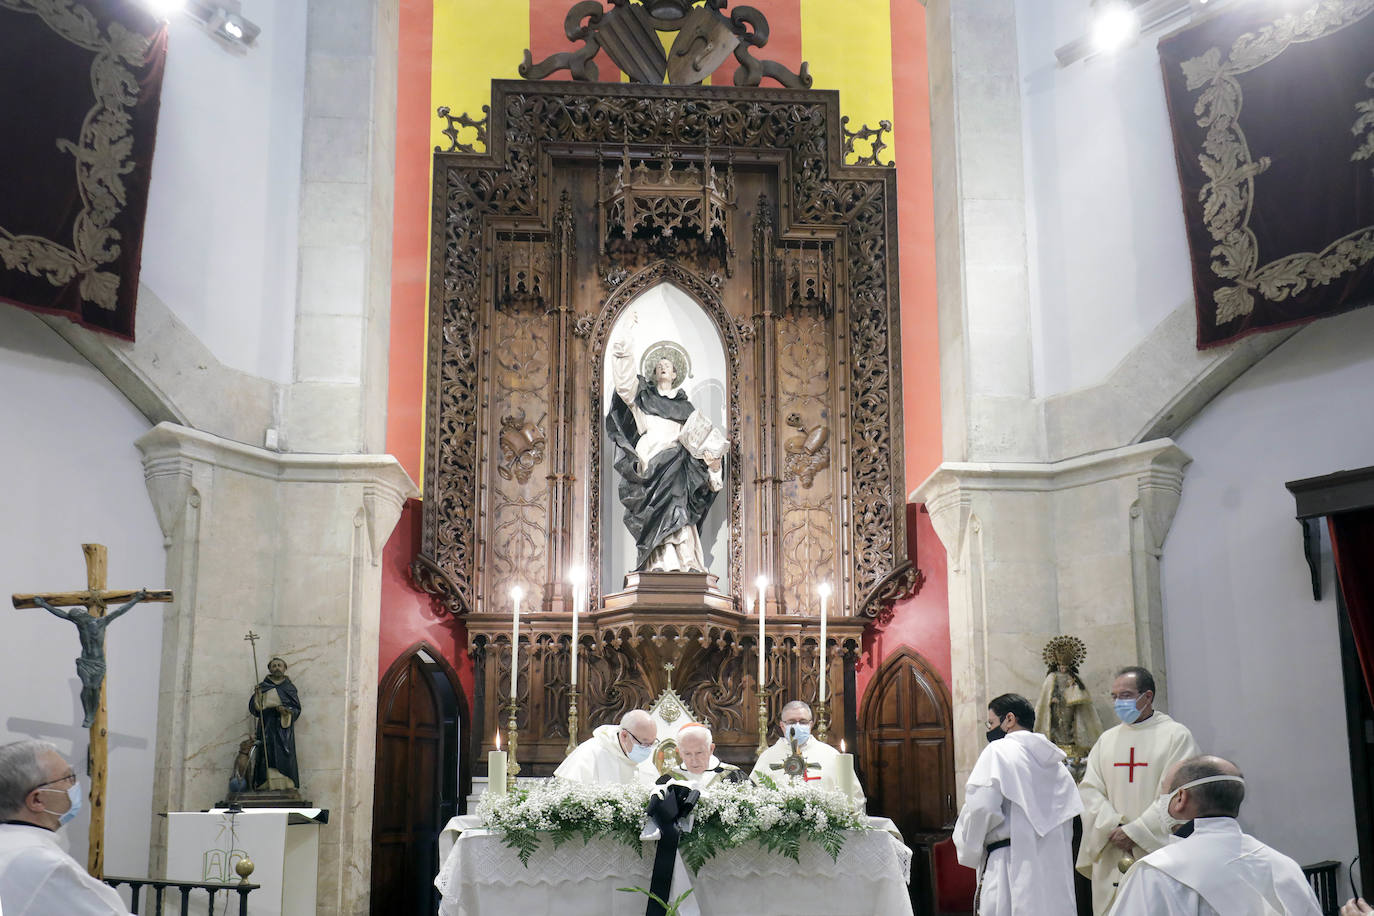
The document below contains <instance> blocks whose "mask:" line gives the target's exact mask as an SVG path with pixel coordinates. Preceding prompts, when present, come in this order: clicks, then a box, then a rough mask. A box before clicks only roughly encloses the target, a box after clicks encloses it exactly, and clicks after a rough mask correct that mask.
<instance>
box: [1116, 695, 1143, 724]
mask: <svg viewBox="0 0 1374 916" xmlns="http://www.w3.org/2000/svg"><path fill="white" fill-rule="evenodd" d="M1135 704H1136V700H1113V701H1112V708H1113V709H1115V710H1116V717H1117V718H1118V719H1120V720H1121V721H1122V722H1125V723H1126V724H1127V725H1130V724H1131V723H1133V722H1135V720H1136V719H1139V718H1140V708H1139V707H1138V706H1136V705H1135Z"/></svg>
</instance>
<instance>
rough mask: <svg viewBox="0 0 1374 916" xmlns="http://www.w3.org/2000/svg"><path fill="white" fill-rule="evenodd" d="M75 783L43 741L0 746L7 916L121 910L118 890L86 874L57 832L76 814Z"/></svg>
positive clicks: (2, 899) (2, 902) (2, 892)
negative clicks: (63, 845)
mask: <svg viewBox="0 0 1374 916" xmlns="http://www.w3.org/2000/svg"><path fill="white" fill-rule="evenodd" d="M81 806H82V791H81V783H80V781H78V780H77V778H76V773H75V772H73V770H72V768H71V765H70V764H68V763H67V761H65V760H63V759H62V755H61V754H59V753H58V752H57V748H55V747H53V746H52V745H51V744H49V743H47V742H46V741H17V742H15V743H14V744H7V745H5V746H4V747H0V912H4V913H7V914H9V916H56V914H59V913H60V914H62V916H108V914H117V913H128V912H129V911H128V909H127V908H126V907H125V906H124V903H123V901H121V900H120V899H119V894H117V893H115V891H114V888H111V887H109V886H107V885H105V884H103V883H102V882H100V881H97V880H96V879H95V878H92V877H91V876H90V875H88V874H87V873H86V869H84V868H82V867H81V865H80V864H79V863H78V862H77V861H76V860H75V859H73V858H72V857H71V856H70V855H68V854H67V852H66V850H65V849H63V848H62V846H61V845H59V842H58V838H57V831H58V830H60V829H61V828H63V827H65V826H66V825H67V824H69V823H71V821H72V820H73V819H74V818H75V817H76V816H77V814H79V813H80V812H81Z"/></svg>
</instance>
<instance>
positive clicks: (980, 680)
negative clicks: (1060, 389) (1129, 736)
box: [911, 439, 1191, 787]
mask: <svg viewBox="0 0 1374 916" xmlns="http://www.w3.org/2000/svg"><path fill="white" fill-rule="evenodd" d="M1190 460H1191V459H1189V458H1188V456H1187V455H1185V454H1184V453H1183V451H1182V450H1180V449H1179V448H1178V447H1177V446H1176V445H1174V444H1173V442H1172V441H1171V440H1168V439H1158V440H1155V441H1154V442H1146V443H1142V444H1140V445H1132V446H1126V447H1123V448H1119V449H1114V450H1112V451H1108V452H1102V453H1099V454H1095V455H1089V456H1085V457H1080V458H1073V459H1070V460H1067V461H1059V462H1054V463H1031V462H1020V463H979V464H974V463H967V462H946V463H945V464H942V465H941V466H940V468H939V470H937V471H936V472H935V473H934V474H933V475H931V477H930V478H928V479H927V480H926V481H925V482H924V483H923V484H921V486H920V487H918V488H917V489H916V491H915V492H913V493H912V495H911V499H912V500H913V501H916V502H924V503H925V505H926V509H927V510H928V511H929V512H930V516H931V521H932V523H933V524H934V527H935V532H936V534H937V535H938V536H939V537H940V540H941V542H942V543H944V545H945V549H946V550H947V551H948V554H949V614H950V643H951V655H952V657H951V662H952V669H953V680H954V686H953V690H954V697H953V699H954V723H955V770H956V774H957V776H956V779H957V782H958V784H959V785H960V786H961V787H962V785H963V783H964V779H965V777H967V775H968V772H969V770H970V769H972V767H973V762H974V761H975V760H976V759H977V756H978V752H979V750H980V749H981V742H979V741H977V740H975V739H976V738H977V736H979V735H980V734H981V732H982V730H983V728H984V725H983V719H984V715H985V711H986V709H987V702H988V700H990V699H992V698H993V697H994V696H997V695H998V694H1001V693H1008V692H1012V693H1020V694H1023V695H1025V696H1027V697H1028V698H1031V699H1034V697H1035V695H1036V693H1037V692H1038V690H1039V688H1040V683H1041V681H1042V680H1043V679H1044V676H1045V665H1044V662H1043V661H1042V659H1041V655H1040V653H1041V649H1042V648H1043V646H1044V644H1045V643H1046V642H1047V641H1048V640H1049V638H1050V637H1052V636H1056V635H1059V634H1061V633H1063V634H1067V635H1072V636H1077V637H1079V638H1080V639H1082V640H1083V641H1084V642H1085V643H1086V644H1087V647H1088V661H1087V664H1086V665H1085V666H1084V668H1083V669H1082V671H1081V674H1082V677H1083V680H1084V682H1085V683H1086V684H1087V686H1088V689H1089V690H1091V691H1092V692H1093V694H1094V696H1095V697H1096V698H1097V701H1098V712H1099V714H1100V715H1102V716H1103V721H1104V723H1105V722H1109V721H1112V720H1111V718H1110V717H1111V709H1110V703H1109V702H1108V701H1107V698H1106V692H1107V690H1108V689H1109V688H1110V684H1111V674H1112V672H1113V671H1115V670H1116V669H1117V668H1120V667H1122V666H1124V665H1132V664H1143V665H1146V666H1147V667H1150V668H1151V669H1152V670H1153V671H1154V672H1155V674H1156V677H1157V679H1158V682H1159V692H1160V694H1161V699H1163V695H1164V692H1165V684H1166V681H1165V671H1164V657H1163V653H1164V646H1163V638H1162V633H1163V621H1162V619H1161V606H1160V600H1159V556H1160V550H1161V548H1162V545H1163V542H1164V536H1165V535H1166V534H1167V533H1168V530H1169V525H1170V523H1171V522H1172V521H1173V514H1174V510H1175V509H1176V508H1177V507H1178V501H1179V497H1180V495H1181V493H1182V488H1183V472H1184V469H1185V468H1186V467H1187V466H1188V463H1189V461H1190Z"/></svg>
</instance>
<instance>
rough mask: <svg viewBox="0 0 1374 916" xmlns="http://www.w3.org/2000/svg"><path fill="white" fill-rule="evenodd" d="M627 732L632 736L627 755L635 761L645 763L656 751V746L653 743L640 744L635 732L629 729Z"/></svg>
mask: <svg viewBox="0 0 1374 916" xmlns="http://www.w3.org/2000/svg"><path fill="white" fill-rule="evenodd" d="M625 734H627V735H629V736H630V749H629V750H628V751H626V752H625V756H626V757H629V758H630V760H631V761H633V762H634V763H643V762H644V761H646V760H648V759H649V757H650V755H652V754H653V752H654V746H653V745H652V744H650V745H647V746H646V745H643V744H640V743H639V741H638V739H636V738H635V736H634V734H632V733H631V732H630V731H629V730H628V729H626V731H625Z"/></svg>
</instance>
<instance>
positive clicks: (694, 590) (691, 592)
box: [601, 572, 734, 621]
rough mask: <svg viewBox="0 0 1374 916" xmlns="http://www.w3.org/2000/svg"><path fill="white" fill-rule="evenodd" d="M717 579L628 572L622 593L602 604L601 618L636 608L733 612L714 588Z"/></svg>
mask: <svg viewBox="0 0 1374 916" xmlns="http://www.w3.org/2000/svg"><path fill="white" fill-rule="evenodd" d="M718 583H719V579H718V578H717V577H716V576H713V575H711V574H710V573H704V572H703V573H695V572H632V573H630V574H628V575H627V576H626V577H625V590H624V591H620V592H612V593H610V594H608V595H606V596H605V599H604V600H603V601H602V608H603V610H602V612H601V613H602V615H603V616H602V617H601V620H603V621H604V620H606V619H607V618H606V617H605V616H604V615H605V614H607V613H612V614H613V613H614V612H615V611H622V610H629V609H631V608H638V609H640V610H651V611H652V610H662V611H728V612H732V613H733V612H734V601H733V600H732V599H731V598H730V596H729V595H725V594H722V593H721V592H720V591H719V590H718V589H717V588H716V586H717V584H718Z"/></svg>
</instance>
